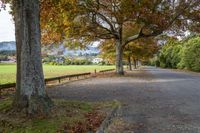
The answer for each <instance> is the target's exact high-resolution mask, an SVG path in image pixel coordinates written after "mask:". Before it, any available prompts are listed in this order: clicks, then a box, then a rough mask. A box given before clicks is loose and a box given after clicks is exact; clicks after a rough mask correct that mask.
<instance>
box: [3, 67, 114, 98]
mask: <svg viewBox="0 0 200 133" xmlns="http://www.w3.org/2000/svg"><path fill="white" fill-rule="evenodd" d="M113 70H115V69H107V70H101V71H99V73H105V72H109V71H113ZM95 74H96V70H95ZM91 75H92V73H90V72H88V73H80V74H71V75H64V76H59V77H52V78H46V79H45V84H48V83H50V82H53V81H58V82H59V83H60V82H61V81H62V80H64V79H67V78H68V80H71V78H76V79H79V77H86V76H91ZM15 87H16V83H8V84H0V97H1V95H2V91H4V90H8V89H11V90H12V91H13V89H15Z"/></svg>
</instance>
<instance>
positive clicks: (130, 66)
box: [128, 55, 132, 71]
mask: <svg viewBox="0 0 200 133" xmlns="http://www.w3.org/2000/svg"><path fill="white" fill-rule="evenodd" d="M128 66H129V67H128V68H129V70H130V71H132V64H131V56H130V55H129V56H128Z"/></svg>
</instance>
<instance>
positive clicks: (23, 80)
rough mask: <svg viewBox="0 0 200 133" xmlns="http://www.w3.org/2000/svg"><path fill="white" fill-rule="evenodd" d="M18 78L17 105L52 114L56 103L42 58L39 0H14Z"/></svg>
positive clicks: (27, 110)
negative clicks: (50, 94) (50, 96)
mask: <svg viewBox="0 0 200 133" xmlns="http://www.w3.org/2000/svg"><path fill="white" fill-rule="evenodd" d="M13 4H14V13H15V14H14V19H15V29H16V33H15V34H16V46H17V81H16V83H17V84H16V94H15V98H14V101H13V107H14V109H15V110H16V111H25V113H27V115H31V116H37V115H48V114H49V113H50V108H51V106H52V101H51V99H50V98H49V97H48V96H47V94H46V91H45V82H44V75H43V70H42V61H41V43H40V38H41V34H40V24H39V22H40V20H39V0H14V3H13Z"/></svg>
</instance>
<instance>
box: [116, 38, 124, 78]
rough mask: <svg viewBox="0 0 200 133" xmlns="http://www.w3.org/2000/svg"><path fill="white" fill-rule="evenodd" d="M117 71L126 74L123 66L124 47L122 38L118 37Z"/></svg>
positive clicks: (119, 73)
mask: <svg viewBox="0 0 200 133" xmlns="http://www.w3.org/2000/svg"><path fill="white" fill-rule="evenodd" d="M115 47H116V73H117V74H118V75H124V68H123V48H122V43H121V41H120V40H118V39H116V45H115Z"/></svg>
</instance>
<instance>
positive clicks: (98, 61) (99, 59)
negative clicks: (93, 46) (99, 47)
mask: <svg viewBox="0 0 200 133" xmlns="http://www.w3.org/2000/svg"><path fill="white" fill-rule="evenodd" d="M102 61H103V59H102V58H94V59H92V63H97V64H98V63H100V62H102Z"/></svg>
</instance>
